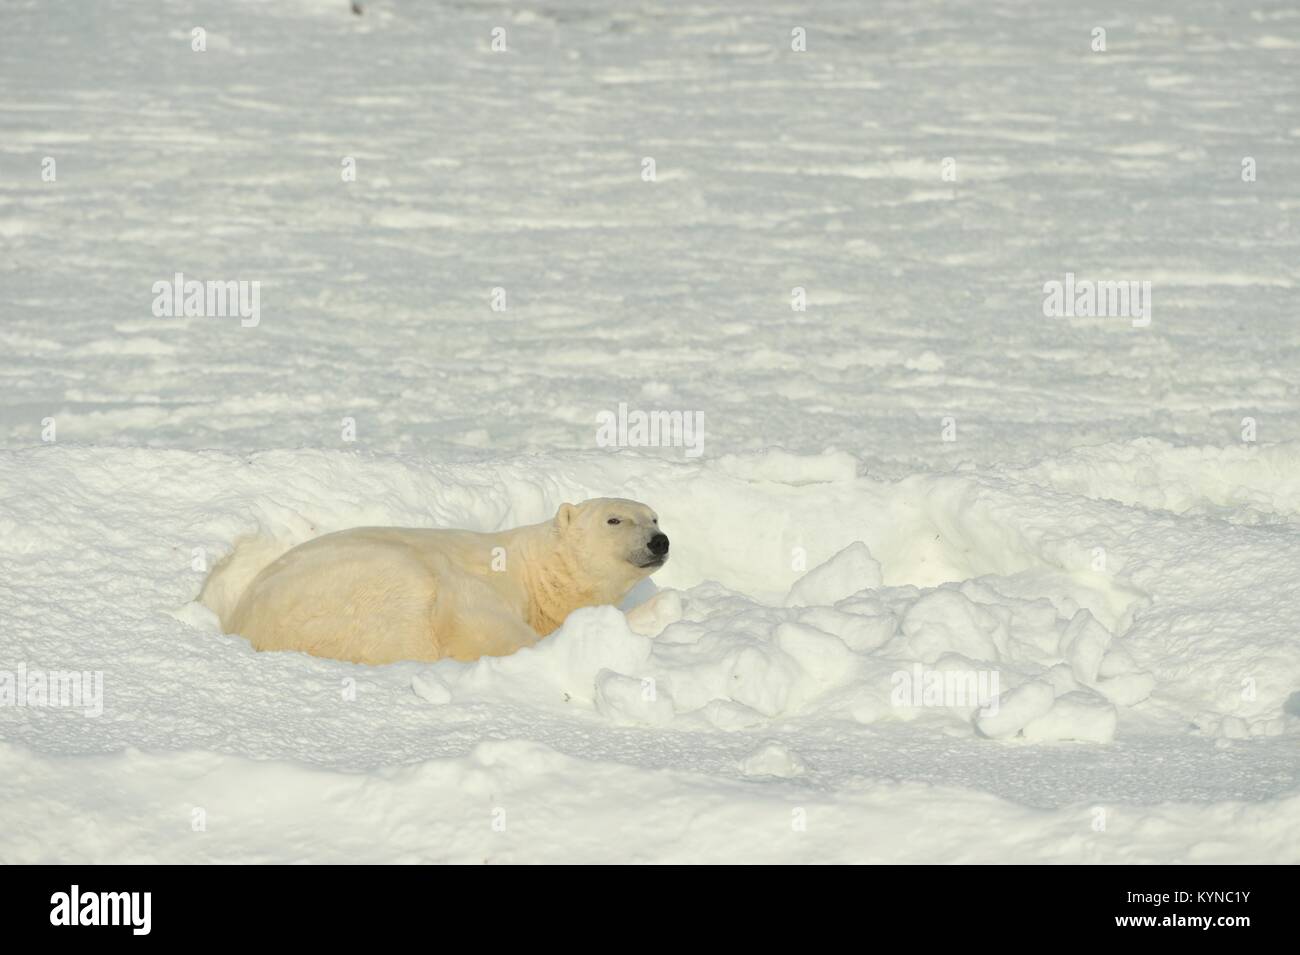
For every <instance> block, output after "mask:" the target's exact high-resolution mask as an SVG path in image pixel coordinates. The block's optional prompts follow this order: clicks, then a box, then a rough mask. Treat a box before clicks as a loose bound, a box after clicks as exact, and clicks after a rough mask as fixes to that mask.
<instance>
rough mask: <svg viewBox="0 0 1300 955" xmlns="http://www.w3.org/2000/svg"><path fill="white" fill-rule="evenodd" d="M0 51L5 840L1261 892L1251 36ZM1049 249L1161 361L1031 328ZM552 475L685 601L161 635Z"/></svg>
mask: <svg viewBox="0 0 1300 955" xmlns="http://www.w3.org/2000/svg"><path fill="white" fill-rule="evenodd" d="M6 19H7V23H6V29H5V32H4V35H3V36H2V37H0V80H3V83H2V84H0V91H2V92H0V127H2V131H3V134H4V135H3V136H0V242H2V243H3V245H0V248H2V249H3V251H4V252H5V254H4V255H3V256H0V293H2V294H0V395H2V397H3V401H2V402H0V703H3V701H4V695H3V694H4V686H5V684H4V680H5V674H16V673H18V672H19V670H20V669H21V671H22V672H23V673H24V674H27V675H28V676H31V675H32V674H40V673H43V672H45V671H51V670H76V671H91V672H96V671H98V672H101V673H102V674H103V701H102V702H103V712H102V714H100V715H96V716H89V715H87V714H86V713H85V712H83V711H81V710H79V709H77V708H74V707H55V706H23V705H0V819H2V821H3V825H0V861H3V862H27V861H95V862H107V861H122V860H125V861H326V860H328V861H442V860H449V861H465V862H480V861H489V862H499V861H597V860H607V861H679V862H680V861H726V860H752V861H952V862H970V861H1052V862H1062V861H1088V862H1092V861H1100V862H1127V861H1186V862H1211V861H1215V862H1223V861H1228V862H1234V861H1270V862H1296V861H1300V597H1297V596H1296V594H1297V592H1298V591H1300V588H1297V586H1296V580H1297V578H1298V577H1300V414H1298V413H1297V412H1298V411H1300V321H1297V307H1296V299H1295V287H1296V284H1297V283H1300V232H1298V231H1297V219H1296V217H1297V214H1300V14H1298V13H1296V12H1295V11H1294V10H1292V9H1290V8H1288V6H1287V5H1286V4H1282V3H1275V4H1270V3H1260V4H1255V5H1253V6H1252V7H1251V9H1250V11H1247V12H1242V13H1232V14H1229V13H1228V12H1226V11H1224V10H1222V9H1221V8H1220V7H1219V6H1217V5H1215V4H1212V3H1209V2H1207V0H1191V2H1188V3H1183V4H1177V5H1173V4H1170V5H1168V7H1167V8H1166V7H1164V6H1162V5H1161V4H1153V5H1150V7H1149V9H1146V10H1145V11H1144V12H1140V11H1136V10H1134V9H1131V5H1128V4H1119V3H1117V2H1116V3H1099V4H1090V5H1087V6H1085V7H1078V6H1077V5H1062V6H1061V7H1059V8H1057V9H1050V8H1047V7H1045V5H1041V4H1030V3H990V4H980V5H964V4H958V3H955V2H952V0H942V2H934V3H928V2H927V3H920V4H914V3H883V4H874V5H871V6H869V7H864V6H862V5H860V4H854V3H848V2H827V3H822V4H817V5H816V6H815V7H814V8H811V9H810V8H807V7H805V6H802V5H797V4H788V5H787V4H782V3H774V4H762V5H755V4H742V3H738V2H729V0H723V2H719V0H709V2H706V3H702V4H692V5H689V6H686V7H682V6H680V5H673V4H667V5H661V6H651V7H645V6H644V5H638V6H637V7H636V8H635V9H633V8H632V7H627V6H625V5H618V4H613V3H608V4H606V3H602V2H595V3H592V2H587V3H576V2H573V3H571V2H558V3H546V4H544V5H543V4H537V5H526V4H525V5H522V6H520V5H510V6H503V5H498V4H492V3H473V2H470V3H457V4H441V3H432V2H430V3H416V2H414V0H411V2H402V0H388V2H383V0H374V2H372V3H368V4H366V13H365V15H364V16H362V17H353V16H351V15H350V14H348V13H347V10H346V4H345V3H335V2H333V0H285V2H277V3H255V2H242V0H221V2H211V3H207V2H196V3H180V2H174V3H163V4H156V5H139V4H130V3H126V2H116V0H108V2H102V3H95V4H93V5H77V6H76V8H75V11H74V8H73V5H71V4H68V5H49V4H44V3H40V4H38V3H24V2H18V3H14V4H11V5H10V9H9V10H8V11H7V12H6ZM198 26H201V27H203V28H205V29H206V31H207V50H206V52H202V53H199V52H195V51H193V50H192V49H191V30H192V29H193V28H195V27H198ZM800 26H801V27H803V28H805V29H806V30H807V32H808V51H807V52H805V53H793V52H791V51H790V46H789V43H790V31H791V29H793V28H794V27H800ZM1095 26H1104V27H1105V28H1106V29H1107V32H1108V44H1107V45H1108V49H1107V52H1106V53H1104V54H1096V53H1093V52H1092V51H1091V50H1090V49H1089V43H1090V40H1091V30H1092V28H1093V27H1095ZM494 27H504V28H505V30H506V35H507V38H508V39H507V42H508V52H506V53H493V52H492V51H491V41H492V36H491V31H492V29H493V28H494ZM123 49H130V50H131V51H132V53H131V55H129V56H127V55H123V53H122V50H123ZM1246 156H1250V157H1253V158H1254V159H1255V160H1256V161H1257V163H1258V170H1259V173H1258V178H1257V180H1256V181H1254V182H1249V183H1248V182H1243V181H1242V179H1241V175H1240V170H1241V161H1242V158H1243V157H1246ZM44 157H53V158H55V159H56V160H57V170H58V171H57V179H56V180H55V181H53V182H45V181H42V178H41V168H42V160H43V158H44ZM344 157H353V158H355V160H356V163H357V179H356V181H355V182H343V181H342V180H341V178H340V162H341V160H342V159H343V158H344ZM644 157H653V158H654V159H655V162H656V168H657V181H655V182H645V181H643V180H642V178H641V169H642V160H643V158H644ZM944 157H954V158H955V159H956V163H957V180H956V182H948V181H944V180H942V179H941V178H940V164H941V161H942V160H943V158H944ZM1067 271H1072V272H1076V273H1078V274H1080V275H1090V276H1093V277H1098V278H1116V279H1128V278H1133V279H1140V280H1149V281H1151V282H1152V285H1153V289H1154V291H1153V303H1154V304H1153V316H1152V322H1151V324H1150V326H1149V327H1146V328H1135V327H1133V326H1132V324H1131V323H1130V322H1129V321H1128V320H1126V319H1123V318H1069V319H1065V318H1059V319H1053V318H1045V317H1044V316H1043V312H1042V307H1041V306H1042V298H1043V296H1042V286H1043V283H1044V282H1047V281H1051V280H1060V279H1062V277H1063V276H1064V274H1065V273H1066V272H1067ZM176 272H183V273H185V274H186V275H187V276H189V277H194V278H198V279H200V280H208V279H212V280H239V279H244V280H258V281H261V282H262V290H261V307H262V314H261V322H260V324H259V325H258V326H257V327H254V328H244V327H241V325H240V322H239V319H238V318H237V317H236V318H222V317H189V318H185V317H181V318H166V317H156V316H154V315H153V314H152V313H151V303H152V301H153V297H154V296H153V293H152V291H151V287H152V285H153V283H154V282H156V281H159V280H167V279H170V278H171V277H172V275H173V274H174V273H176ZM796 286H797V287H802V288H805V289H806V290H807V295H808V309H807V311H806V312H794V311H792V310H791V307H790V302H791V289H792V288H794V287H796ZM496 287H500V288H503V289H505V290H506V294H507V300H508V307H507V308H506V310H505V311H493V310H492V308H491V307H490V303H491V295H492V290H493V288H496ZM620 403H626V404H627V405H628V406H630V407H631V408H634V409H637V408H639V409H646V410H653V409H664V410H676V411H683V412H691V413H694V412H697V411H698V412H701V413H703V415H704V422H705V434H704V444H703V454H702V455H701V456H700V457H698V458H696V457H690V456H688V455H686V454H685V453H684V449H683V448H662V449H654V448H651V449H640V450H628V449H611V448H600V447H598V446H597V441H596V420H597V415H598V414H600V413H601V412H605V411H616V409H617V408H618V406H619V404H620ZM945 418H951V419H952V422H951V426H948V425H946V424H945V420H944V419H945ZM1244 418H1250V419H1252V420H1253V422H1254V424H1255V426H1256V428H1257V435H1256V440H1253V441H1244V440H1243V439H1242V437H1243V419H1244ZM344 419H352V420H353V421H354V423H355V437H356V439H355V441H349V440H345V439H344V433H343V428H344ZM51 425H52V426H53V427H54V429H55V434H54V435H48V429H49V427H50V426H51ZM43 430H44V431H46V432H47V433H46V434H43ZM945 434H947V435H948V436H951V437H953V438H955V440H944V437H945ZM47 436H48V437H53V440H45V438H46V437H47ZM597 495H614V496H626V497H633V498H637V499H640V500H643V501H646V502H647V503H649V504H651V505H652V506H653V507H655V508H656V510H657V511H658V512H659V514H660V516H661V522H662V526H663V528H664V529H665V531H667V532H668V533H669V535H670V536H671V538H672V542H673V543H672V552H673V556H672V559H671V561H670V562H669V564H668V565H667V567H666V568H665V569H664V570H662V571H660V572H659V573H657V574H656V575H655V576H654V578H653V583H652V584H648V585H646V586H643V587H642V588H639V589H638V591H637V592H635V593H634V594H633V595H632V596H631V597H630V598H629V600H628V602H627V605H626V606H625V608H624V609H629V608H632V607H636V608H637V609H636V610H635V611H634V612H633V613H632V615H631V616H627V617H625V616H624V615H623V614H622V613H620V612H618V611H617V610H615V609H612V608H589V609H586V610H582V611H579V612H577V613H575V614H573V615H572V616H571V617H570V618H569V620H568V621H567V622H566V623H565V625H564V626H563V627H562V628H561V629H560V630H559V631H557V632H556V633H555V634H553V635H551V636H550V637H548V638H547V639H546V640H545V641H543V642H542V643H541V644H539V645H538V646H537V647H535V648H532V649H529V650H525V651H521V652H520V653H518V654H515V655H514V656H512V657H509V658H500V659H484V660H480V661H478V662H476V663H472V664H462V663H457V662H454V661H444V662H440V663H437V664H432V665H430V664H415V663H410V664H398V665H393V666H387V667H363V666H357V665H352V664H346V663H340V662H337V661H330V660H321V659H316V658H312V657H308V656H303V655H298V654H256V653H254V652H253V651H252V650H251V649H250V647H249V646H248V645H247V643H246V642H245V641H244V640H243V639H242V638H239V637H237V636H233V635H223V634H221V633H220V630H219V627H218V626H217V623H216V621H215V620H214V619H213V617H212V615H211V614H210V613H209V612H208V611H206V610H205V609H204V608H202V607H199V606H198V605H197V604H195V603H193V598H194V597H195V595H196V594H197V593H198V589H199V587H200V585H201V584H202V581H203V579H204V575H205V568H206V567H210V566H212V564H214V563H215V562H216V560H218V559H219V558H220V557H221V556H222V555H223V554H224V553H226V552H227V551H228V550H229V548H230V547H231V545H232V543H233V542H234V541H235V540H236V539H237V538H239V537H241V536H243V535H247V534H251V533H260V534H264V535H269V536H273V537H276V538H278V539H280V540H281V541H283V542H284V543H286V544H292V543H297V542H300V541H303V540H306V539H309V538H310V537H313V536H315V535H318V534H321V533H326V532H329V531H333V530H339V529H342V528H346V527H350V526H356V525H373V524H400V525H410V526H456V527H467V528H474V529H479V530H493V529H499V528H506V527H511V526H515V525H518V524H522V523H529V522H534V521H540V520H543V519H546V518H548V517H550V516H551V515H552V514H553V513H554V511H555V509H556V507H558V505H559V504H560V503H561V502H563V501H576V500H580V499H582V498H585V497H590V496H597ZM970 687H977V688H978V690H979V692H977V693H965V692H956V693H954V690H956V691H964V690H965V689H968V688H970ZM929 691H934V693H935V695H933V696H931V695H930V693H929Z"/></svg>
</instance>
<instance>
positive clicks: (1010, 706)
mask: <svg viewBox="0 0 1300 955" xmlns="http://www.w3.org/2000/svg"><path fill="white" fill-rule="evenodd" d="M1055 699H1056V694H1055V693H1054V692H1053V691H1052V686H1051V684H1050V683H1043V682H1041V681H1039V680H1031V681H1029V682H1028V683H1022V684H1020V686H1018V687H1016V688H1015V689H1013V690H1008V691H1007V692H1006V693H1003V694H1002V696H1000V697H999V698H998V699H997V700H996V701H995V702H994V703H993V704H992V705H990V706H986V707H984V709H982V710H980V711H979V712H978V713H977V714H975V726H976V728H977V729H979V731H980V732H981V733H983V734H984V735H985V736H988V737H991V738H993V739H1006V738H1008V737H1011V736H1015V735H1016V734H1017V733H1018V732H1020V730H1021V729H1023V728H1024V727H1025V726H1026V725H1027V724H1028V723H1031V722H1033V721H1034V720H1036V719H1038V718H1039V717H1040V716H1043V715H1044V714H1045V713H1047V712H1048V710H1050V709H1051V708H1052V702H1053V700H1055Z"/></svg>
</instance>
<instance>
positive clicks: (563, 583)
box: [524, 535, 622, 637]
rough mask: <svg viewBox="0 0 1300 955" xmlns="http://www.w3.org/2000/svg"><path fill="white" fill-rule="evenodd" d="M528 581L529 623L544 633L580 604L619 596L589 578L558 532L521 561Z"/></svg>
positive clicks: (614, 599)
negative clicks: (530, 556)
mask: <svg viewBox="0 0 1300 955" xmlns="http://www.w3.org/2000/svg"><path fill="white" fill-rule="evenodd" d="M524 566H525V568H526V573H527V576H528V580H527V581H526V582H525V590H526V591H527V593H528V625H529V626H530V627H532V628H533V629H534V630H536V631H537V633H538V635H539V636H543V637H544V636H546V635H547V634H549V633H552V632H554V631H555V630H556V629H558V628H559V626H560V624H562V623H564V618H565V617H567V616H568V615H569V614H571V613H573V611H575V610H577V609H578V608H579V607H594V606H596V605H597V604H603V603H609V602H611V601H617V600H619V599H621V597H622V595H619V594H612V593H608V592H607V591H608V590H609V588H608V587H601V586H599V585H598V584H597V583H596V582H595V581H592V580H591V579H590V578H589V577H588V576H587V574H586V572H585V571H583V569H582V567H581V565H580V564H579V563H578V561H577V560H576V559H575V558H574V554H573V553H572V551H571V550H570V548H569V547H567V546H566V545H565V543H564V541H563V540H561V539H560V537H559V535H552V536H551V537H549V538H548V539H547V541H546V543H545V544H544V545H543V546H541V547H539V548H537V551H536V552H535V553H534V554H533V556H532V559H531V560H527V561H525V562H524Z"/></svg>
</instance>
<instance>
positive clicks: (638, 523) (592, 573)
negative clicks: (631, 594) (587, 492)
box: [555, 497, 668, 599]
mask: <svg viewBox="0 0 1300 955" xmlns="http://www.w3.org/2000/svg"><path fill="white" fill-rule="evenodd" d="M555 529H556V531H557V532H558V533H559V536H560V542H561V546H562V547H563V548H564V549H565V551H566V553H567V554H568V556H569V558H570V560H572V561H573V563H574V564H575V565H576V566H577V568H578V569H579V570H580V571H581V572H582V573H583V575H584V576H585V577H587V578H588V580H589V581H590V582H591V583H592V584H593V585H595V586H596V588H597V589H599V590H600V591H602V592H604V593H605V594H606V595H607V596H608V597H609V598H610V599H621V598H622V597H623V596H624V595H626V594H627V592H628V591H629V590H631V589H632V588H633V587H634V586H636V584H637V583H638V582H640V581H641V580H643V579H644V578H646V577H649V576H650V575H651V574H653V573H654V572H655V571H656V570H658V569H659V568H660V567H662V566H663V565H664V564H665V562H667V560H668V535H667V534H665V533H664V532H663V531H661V530H660V529H659V515H658V514H656V513H655V512H654V511H653V510H651V509H650V508H649V507H647V506H646V505H644V504H641V503H639V502H637V501H629V500H626V499H625V498H621V497H597V498H592V499H591V500H590V501H583V502H582V503H581V504H561V505H560V509H559V511H558V512H556V515H555Z"/></svg>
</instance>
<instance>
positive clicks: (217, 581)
mask: <svg viewBox="0 0 1300 955" xmlns="http://www.w3.org/2000/svg"><path fill="white" fill-rule="evenodd" d="M278 551H279V548H277V547H276V546H275V545H274V544H273V543H271V542H266V541H252V542H247V543H245V544H243V545H241V546H239V547H236V549H235V550H234V552H233V553H231V554H230V555H229V556H228V557H227V558H226V559H225V560H223V561H222V562H221V563H220V564H218V565H217V566H216V567H215V568H214V569H213V571H212V574H211V575H210V576H209V578H208V580H207V582H206V583H205V584H204V586H203V592H202V593H201V594H200V595H199V601H200V603H202V604H204V605H205V606H207V607H208V608H209V609H211V610H212V611H213V612H215V613H216V614H217V616H218V618H219V619H220V621H221V625H222V627H223V628H224V629H225V630H226V632H228V633H238V634H241V635H242V636H244V637H246V638H247V639H248V640H250V641H251V642H252V644H253V646H254V648H256V649H258V650H301V651H304V652H306V653H311V654H314V655H316V656H321V657H333V658H334V659H337V660H349V661H352V662H354V663H392V662H394V661H397V660H440V659H443V658H444V657H450V658H452V659H455V660H477V659H478V658H479V657H481V656H504V655H505V654H508V653H513V652H514V651H516V650H518V649H520V648H521V647H526V646H531V645H532V644H534V643H536V642H537V641H538V640H540V639H541V638H542V637H544V636H546V635H547V634H549V633H551V632H552V631H553V630H555V629H556V628H557V627H559V626H560V624H562V623H563V622H564V618H565V617H567V616H568V615H569V614H570V613H571V612H573V611H574V610H576V609H578V608H579V607H590V606H595V605H598V604H617V603H619V602H620V601H621V600H622V599H623V598H624V597H626V596H627V594H628V592H629V591H630V590H631V589H632V588H633V587H634V586H636V584H638V583H639V582H640V581H642V580H644V579H645V578H646V577H648V576H650V574H652V573H654V572H655V571H656V570H658V569H659V568H660V567H662V566H663V565H664V563H665V562H666V561H667V560H668V536H667V535H666V534H664V532H663V531H661V530H660V529H659V517H658V515H657V514H655V512H654V511H653V510H651V509H650V508H649V507H647V506H646V505H644V504H640V503H638V502H636V501H629V500H624V499H622V498H608V497H603V498H595V499H593V500H589V501H584V502H583V503H581V504H562V505H561V506H560V509H559V511H557V512H556V515H555V517H554V519H552V520H549V521H544V522H542V523H540V524H530V525H528V526H526V527H518V528H515V529H514V530H508V531H500V532H498V533H491V534H481V533H476V532H474V531H460V530H426V529H416V528H402V527H357V528H352V529H351V530H346V531H338V532H337V533H333V534H326V535H324V536H322V537H317V538H315V539H313V540H309V541H307V542H306V543H303V544H299V545H298V546H297V547H294V548H293V549H291V550H289V551H288V552H287V553H284V554H282V555H281V556H278V557H274V558H273V557H272V554H273V553H278Z"/></svg>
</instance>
